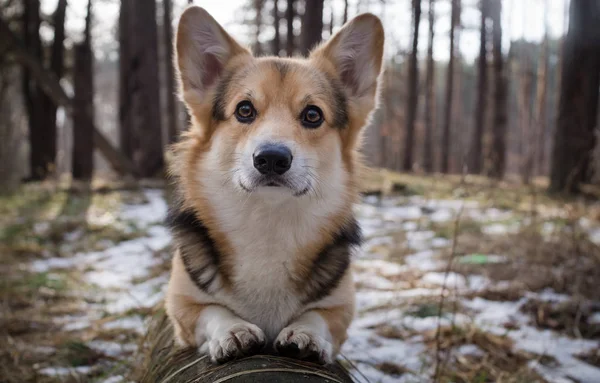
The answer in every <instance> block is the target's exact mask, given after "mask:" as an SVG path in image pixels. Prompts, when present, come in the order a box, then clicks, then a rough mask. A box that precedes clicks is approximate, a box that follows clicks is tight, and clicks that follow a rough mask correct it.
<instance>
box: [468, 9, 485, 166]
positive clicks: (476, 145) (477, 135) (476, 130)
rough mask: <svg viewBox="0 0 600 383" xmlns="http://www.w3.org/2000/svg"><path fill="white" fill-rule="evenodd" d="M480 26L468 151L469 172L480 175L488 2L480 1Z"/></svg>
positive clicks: (483, 125) (483, 126) (483, 123)
mask: <svg viewBox="0 0 600 383" xmlns="http://www.w3.org/2000/svg"><path fill="white" fill-rule="evenodd" d="M480 8H481V26H480V29H479V39H480V41H479V59H478V61H477V63H478V65H477V78H478V80H477V99H476V101H475V102H476V103H477V106H476V108H475V123H474V126H473V137H472V141H471V149H470V151H469V172H470V173H474V174H479V173H481V171H482V169H483V166H482V164H483V134H484V131H485V121H486V120H485V113H486V108H487V45H486V44H487V41H486V40H487V38H486V37H487V31H486V24H485V23H486V19H487V17H488V0H481V3H480Z"/></svg>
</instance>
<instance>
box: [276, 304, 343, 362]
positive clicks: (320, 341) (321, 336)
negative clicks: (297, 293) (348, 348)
mask: <svg viewBox="0 0 600 383" xmlns="http://www.w3.org/2000/svg"><path fill="white" fill-rule="evenodd" d="M352 309H353V307H352V306H351V305H343V306H337V307H331V308H315V309H312V310H309V311H307V312H305V313H304V314H302V315H301V316H300V317H298V318H297V319H296V320H294V321H293V322H292V323H290V325H289V326H287V327H285V328H284V329H283V330H281V332H280V333H279V335H278V336H277V339H276V340H275V349H276V350H277V352H278V353H280V354H281V355H284V356H289V357H292V358H298V359H305V360H310V361H314V362H318V363H321V364H328V363H331V362H333V360H334V358H335V356H336V355H337V353H338V352H339V348H340V346H341V345H342V343H344V341H345V340H346V338H347V329H348V326H349V325H350V322H351V321H352V316H353V314H352V313H353V311H352Z"/></svg>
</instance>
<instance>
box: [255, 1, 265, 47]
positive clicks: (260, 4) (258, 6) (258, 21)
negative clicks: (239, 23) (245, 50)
mask: <svg viewBox="0 0 600 383" xmlns="http://www.w3.org/2000/svg"><path fill="white" fill-rule="evenodd" d="M253 6H254V12H255V15H254V49H253V51H254V54H255V55H257V56H260V55H262V54H263V50H262V45H261V43H260V31H261V30H262V25H263V19H262V16H263V15H262V13H263V8H264V7H265V0H254V2H253Z"/></svg>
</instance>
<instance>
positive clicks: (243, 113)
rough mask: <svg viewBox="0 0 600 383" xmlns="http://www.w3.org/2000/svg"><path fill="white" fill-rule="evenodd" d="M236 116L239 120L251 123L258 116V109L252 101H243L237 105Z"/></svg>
mask: <svg viewBox="0 0 600 383" xmlns="http://www.w3.org/2000/svg"><path fill="white" fill-rule="evenodd" d="M235 118H237V120H238V121H239V122H243V123H244V124H249V123H251V122H252V121H254V119H255V118H256V109H254V106H253V105H252V103H251V102H250V101H242V102H240V103H239V104H237V106H236V107H235Z"/></svg>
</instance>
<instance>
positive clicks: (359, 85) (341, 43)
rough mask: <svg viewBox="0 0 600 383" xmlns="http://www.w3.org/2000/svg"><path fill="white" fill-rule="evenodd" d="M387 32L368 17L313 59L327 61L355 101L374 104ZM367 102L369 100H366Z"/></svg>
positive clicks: (354, 22) (344, 30) (343, 31)
mask: <svg viewBox="0 0 600 383" xmlns="http://www.w3.org/2000/svg"><path fill="white" fill-rule="evenodd" d="M383 43H384V32H383V26H382V24H381V21H380V20H379V18H378V17H377V16H375V15H373V14H371V13H365V14H362V15H359V16H357V17H355V18H354V19H352V20H351V21H350V22H348V23H346V25H344V26H343V27H342V29H341V30H340V31H338V32H337V33H336V34H335V35H334V36H333V37H332V38H331V39H330V40H329V41H327V42H326V43H324V44H323V45H321V46H320V47H318V48H316V49H315V50H314V51H313V52H312V53H311V55H310V58H311V59H315V60H320V59H325V60H328V61H329V62H330V63H331V64H333V68H334V70H335V71H336V72H337V74H338V76H339V78H340V80H341V82H342V83H343V85H344V87H345V88H346V89H347V92H348V94H349V96H350V97H352V98H359V99H362V98H363V97H368V98H370V101H371V102H373V101H374V100H375V96H376V94H377V86H378V78H379V74H380V72H381V62H382V60H383ZM364 101H367V100H364Z"/></svg>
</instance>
